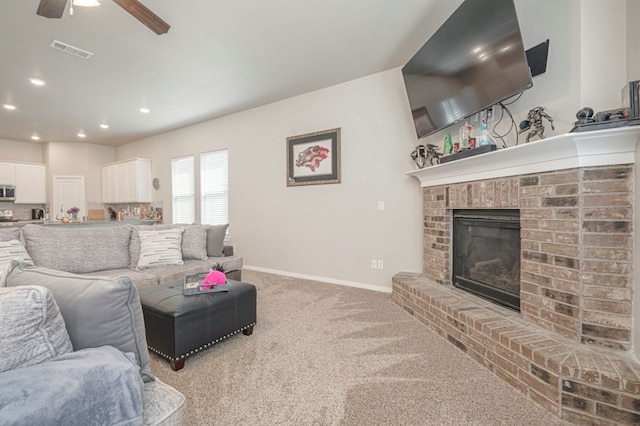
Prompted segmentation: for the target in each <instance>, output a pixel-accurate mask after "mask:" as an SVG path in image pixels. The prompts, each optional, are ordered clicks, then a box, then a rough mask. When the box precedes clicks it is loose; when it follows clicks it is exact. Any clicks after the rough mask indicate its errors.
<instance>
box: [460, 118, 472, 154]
mask: <svg viewBox="0 0 640 426" xmlns="http://www.w3.org/2000/svg"><path fill="white" fill-rule="evenodd" d="M472 131H473V126H472V125H471V124H469V123H468V122H465V123H464V126H462V127H460V150H463V149H469V141H470V140H471V137H472V135H471V133H472Z"/></svg>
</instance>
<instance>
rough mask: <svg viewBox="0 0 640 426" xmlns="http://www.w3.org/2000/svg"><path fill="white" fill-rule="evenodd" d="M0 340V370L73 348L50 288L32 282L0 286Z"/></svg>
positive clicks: (19, 365)
mask: <svg viewBox="0 0 640 426" xmlns="http://www.w3.org/2000/svg"><path fill="white" fill-rule="evenodd" d="M0 342H2V344H0V373H1V372H3V371H7V370H13V369H15V368H20V367H29V366H31V365H36V364H40V363H41V362H44V361H47V360H49V359H51V358H55V357H57V356H58V355H62V354H65V353H67V352H71V351H73V347H72V346H71V341H70V340H69V335H68V334H67V329H66V328H65V325H64V320H63V319H62V315H61V314H60V309H58V305H57V304H56V301H55V300H54V299H53V296H52V294H51V292H50V291H49V290H47V289H46V288H44V287H39V286H35V285H30V286H25V287H18V288H9V287H4V288H0ZM0 406H1V404H0ZM0 417H1V416H0Z"/></svg>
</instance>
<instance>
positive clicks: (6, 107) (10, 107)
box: [2, 104, 16, 111]
mask: <svg viewBox="0 0 640 426" xmlns="http://www.w3.org/2000/svg"><path fill="white" fill-rule="evenodd" d="M2 106H3V107H4V109H9V110H12V111H13V110H14V109H16V106H15V105H11V104H4V105H2Z"/></svg>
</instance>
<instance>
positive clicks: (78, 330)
mask: <svg viewBox="0 0 640 426" xmlns="http://www.w3.org/2000/svg"><path fill="white" fill-rule="evenodd" d="M32 284H35V285H41V286H43V287H46V288H48V289H49V290H51V293H52V294H53V297H54V298H55V300H56V302H57V303H58V306H59V307H60V312H61V313H62V317H63V318H64V321H65V323H66V326H67V331H68V333H69V337H70V339H71V343H72V344H73V347H74V348H75V350H79V349H85V348H95V347H99V346H103V345H110V346H113V347H115V348H117V349H119V350H121V351H122V352H133V353H134V354H135V356H136V362H137V363H138V365H139V366H140V374H141V375H142V378H143V380H144V381H145V382H147V381H151V380H153V375H152V374H151V367H150V366H149V351H148V349H147V337H146V334H145V329H144V317H143V316H142V306H141V305H140V298H139V296H138V291H137V290H136V287H135V286H134V285H133V282H132V281H131V278H129V277H127V276H120V277H115V278H106V277H95V276H84V275H75V274H72V273H68V272H62V271H55V270H52V269H47V268H41V267H38V266H32V267H28V266H26V265H25V264H24V263H21V262H16V261H13V262H11V269H10V270H9V275H8V276H7V286H9V287H15V286H25V285H32Z"/></svg>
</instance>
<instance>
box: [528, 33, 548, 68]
mask: <svg viewBox="0 0 640 426" xmlns="http://www.w3.org/2000/svg"><path fill="white" fill-rule="evenodd" d="M525 53H526V55H527V63H528V64H529V69H530V70H531V77H535V76H536V75H539V74H542V73H543V72H545V71H546V70H547V57H548V56H549V39H547V41H545V42H542V43H540V44H538V45H537V46H533V47H532V48H531V49H527V51H526V52H525Z"/></svg>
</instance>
